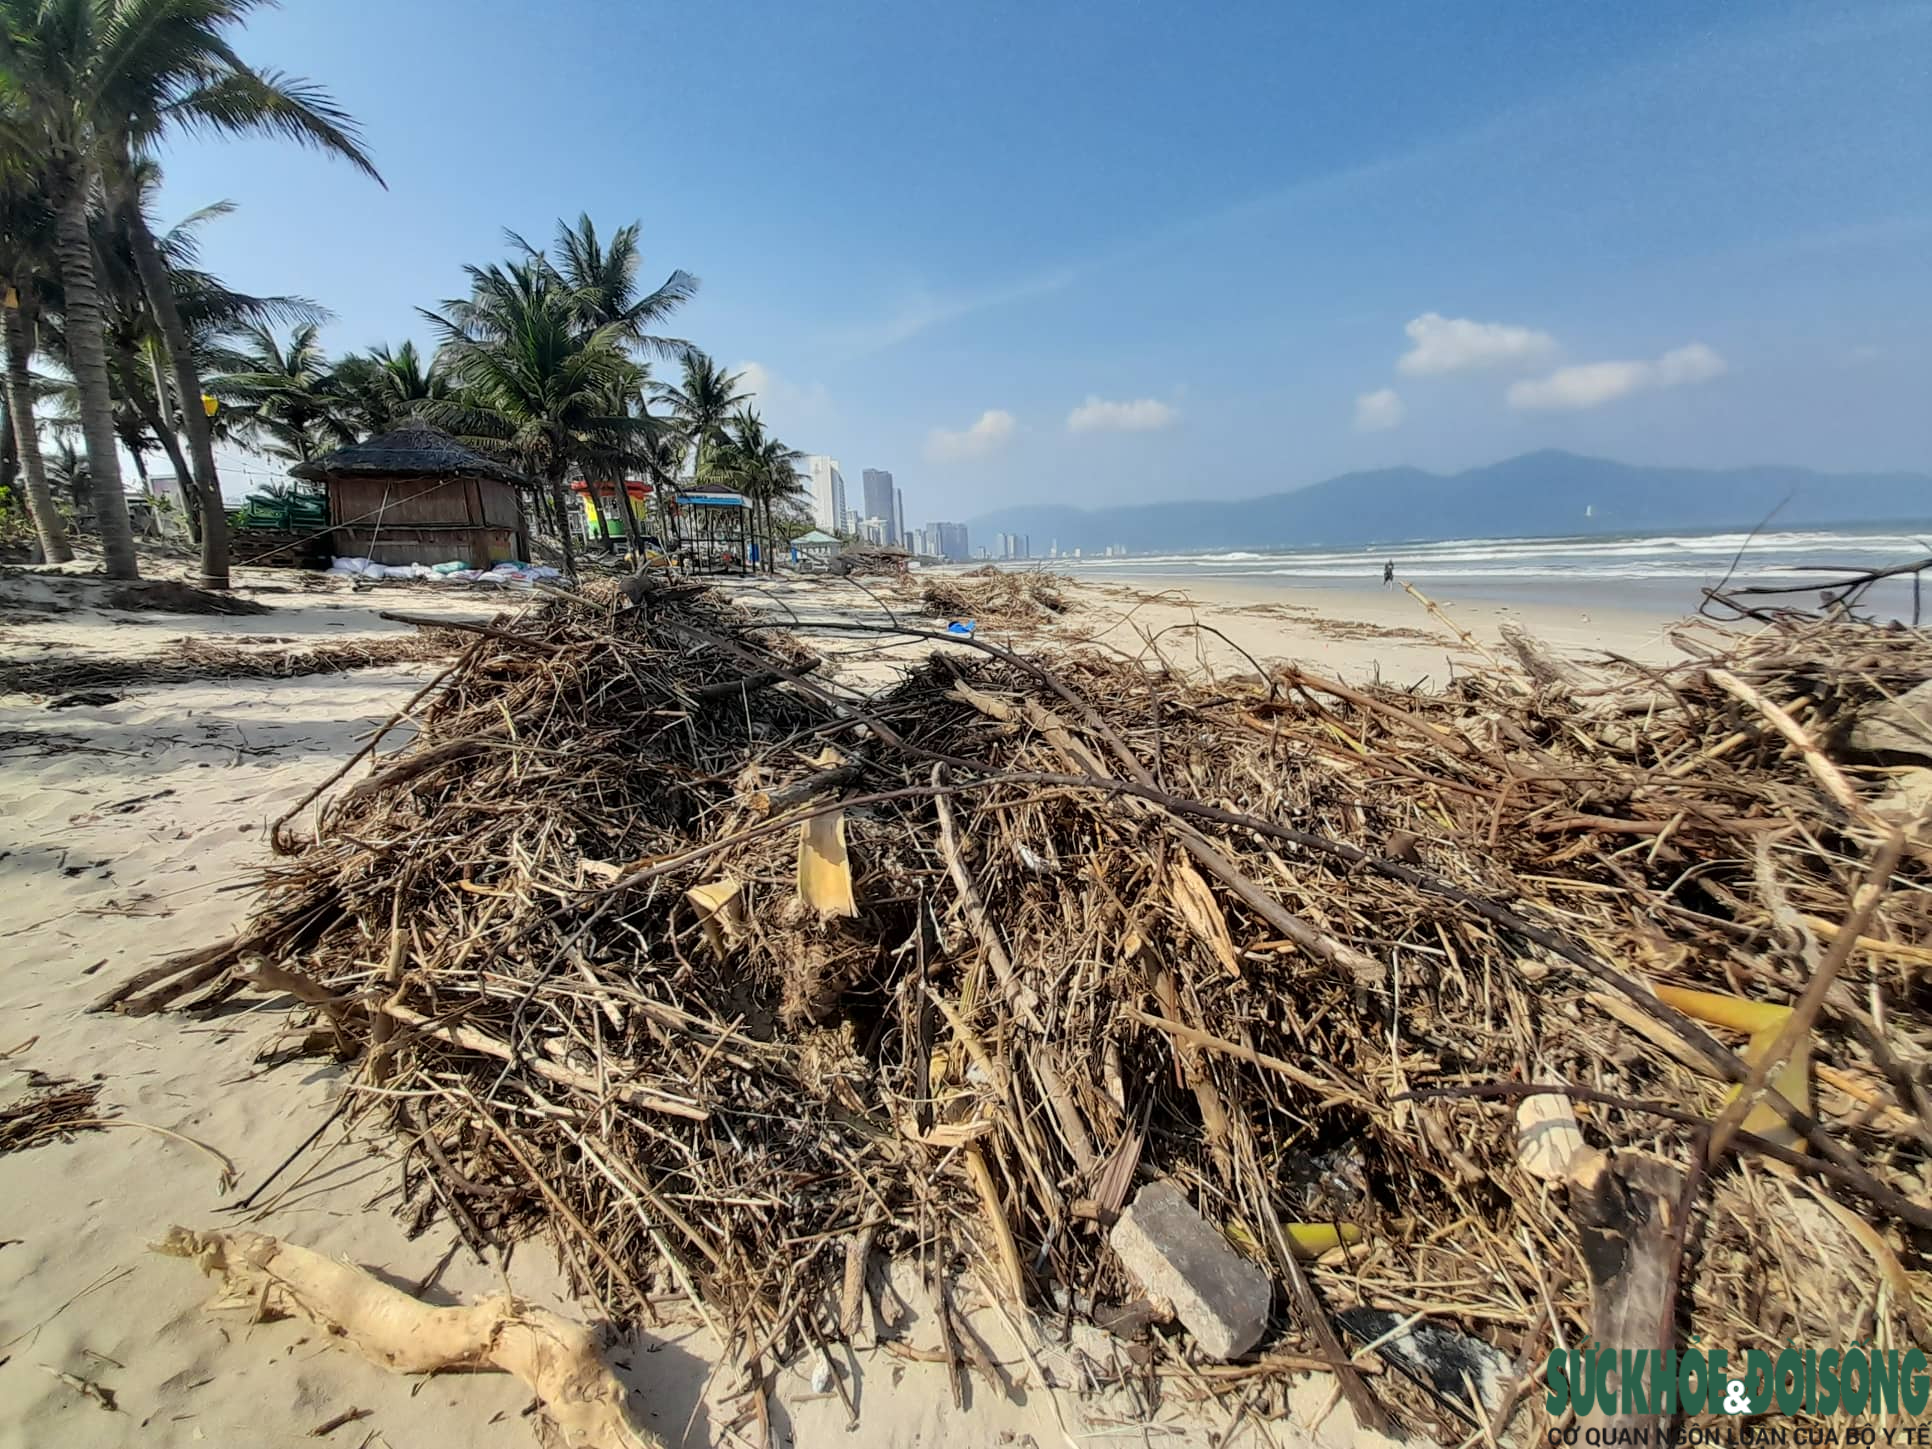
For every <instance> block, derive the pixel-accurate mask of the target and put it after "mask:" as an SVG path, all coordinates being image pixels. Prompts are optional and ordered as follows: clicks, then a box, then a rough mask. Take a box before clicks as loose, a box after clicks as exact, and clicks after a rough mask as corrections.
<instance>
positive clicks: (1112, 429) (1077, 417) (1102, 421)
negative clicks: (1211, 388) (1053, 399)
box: [1067, 393, 1181, 433]
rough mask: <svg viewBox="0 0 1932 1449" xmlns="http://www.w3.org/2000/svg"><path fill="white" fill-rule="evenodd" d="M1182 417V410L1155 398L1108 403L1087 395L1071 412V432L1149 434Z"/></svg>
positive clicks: (1069, 430) (1069, 422)
mask: <svg viewBox="0 0 1932 1449" xmlns="http://www.w3.org/2000/svg"><path fill="white" fill-rule="evenodd" d="M1180 420H1181V415H1180V413H1179V412H1178V411H1177V410H1176V409H1174V408H1171V407H1169V406H1168V405H1167V404H1166V403H1164V402H1157V401H1156V400H1155V399H1153V398H1151V397H1144V398H1137V399H1136V400H1135V401H1133V402H1108V401H1107V400H1106V399H1105V398H1100V397H1095V396H1094V395H1093V394H1092V393H1088V394H1087V400H1086V401H1085V402H1083V403H1081V404H1080V406H1079V407H1077V408H1075V409H1074V410H1073V411H1072V412H1070V413H1068V414H1067V431H1068V432H1070V433H1103V432H1105V433H1148V432H1152V431H1153V430H1154V429H1156V428H1171V427H1173V426H1174V424H1176V423H1178V422H1179V421H1180Z"/></svg>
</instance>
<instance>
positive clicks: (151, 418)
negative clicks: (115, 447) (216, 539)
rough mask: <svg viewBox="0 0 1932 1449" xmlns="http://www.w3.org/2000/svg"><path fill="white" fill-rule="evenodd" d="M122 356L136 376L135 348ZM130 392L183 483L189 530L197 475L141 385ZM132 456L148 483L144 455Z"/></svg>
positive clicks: (130, 374)
mask: <svg viewBox="0 0 1932 1449" xmlns="http://www.w3.org/2000/svg"><path fill="white" fill-rule="evenodd" d="M119 357H120V359H121V371H122V372H123V373H125V374H126V375H127V376H128V377H133V376H134V375H135V372H136V369H138V368H139V367H140V362H139V361H138V360H137V359H136V358H135V356H134V353H133V351H132V350H131V349H126V348H124V349H122V350H121V351H120V353H119ZM129 392H130V394H131V396H130V397H129V399H128V400H129V401H130V402H132V403H133V404H134V410H135V412H137V413H139V414H140V415H141V422H142V425H143V426H145V427H146V428H147V430H148V431H149V432H151V433H153V434H154V436H155V437H157V438H159V439H160V440H161V450H162V451H163V452H164V453H166V454H167V455H168V463H169V465H170V466H171V467H173V469H174V476H175V481H176V482H178V483H180V484H181V495H182V497H183V499H184V500H186V501H187V503H188V504H189V505H190V509H189V513H190V517H189V525H188V526H189V528H190V529H194V520H193V508H192V505H193V502H194V500H195V497H196V496H197V492H196V489H195V486H194V477H193V475H192V474H190V473H189V471H188V460H187V459H186V458H184V457H183V456H182V454H181V439H179V438H177V437H176V436H175V435H174V429H173V428H171V427H169V426H168V423H167V419H165V418H164V417H162V416H161V413H160V411H159V410H158V409H156V408H154V407H151V406H150V405H149V404H148V400H147V399H146V398H145V397H142V396H141V395H140V389H139V388H130V389H129ZM132 456H133V458H134V466H135V467H136V468H138V469H140V472H141V478H142V481H143V482H146V481H147V476H148V475H147V468H146V466H145V465H144V464H143V463H142V461H141V455H140V454H139V453H133V454H132ZM149 491H150V492H152V491H153V490H152V489H151V488H150V490H149ZM222 521H223V522H226V521H227V520H226V518H224V519H223V520H222ZM195 532H197V533H199V530H195Z"/></svg>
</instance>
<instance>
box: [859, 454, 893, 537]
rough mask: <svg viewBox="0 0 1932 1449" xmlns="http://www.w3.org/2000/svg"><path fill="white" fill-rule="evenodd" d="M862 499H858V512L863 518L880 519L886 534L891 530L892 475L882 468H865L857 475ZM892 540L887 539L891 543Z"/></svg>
mask: <svg viewBox="0 0 1932 1449" xmlns="http://www.w3.org/2000/svg"><path fill="white" fill-rule="evenodd" d="M859 478H860V483H861V485H862V486H861V490H860V491H861V493H862V495H863V496H862V497H861V498H860V499H859V512H860V515H861V516H862V517H865V518H882V519H884V520H885V525H886V530H887V532H888V533H892V532H894V529H893V509H892V475H891V474H890V473H888V472H886V470H885V469H883V468H867V469H866V470H865V471H864V472H863V473H862V474H860V475H859ZM894 541H895V540H894V539H893V538H887V539H886V542H887V543H892V542H894Z"/></svg>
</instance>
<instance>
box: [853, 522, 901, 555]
mask: <svg viewBox="0 0 1932 1449" xmlns="http://www.w3.org/2000/svg"><path fill="white" fill-rule="evenodd" d="M890 527H891V526H890V525H889V524H888V523H887V522H886V520H885V519H883V518H878V517H871V518H861V519H860V520H859V526H858V527H857V528H856V529H854V530H853V532H854V533H856V534H858V536H859V537H860V538H862V539H864V540H865V541H866V542H867V543H872V544H877V545H878V546H879V547H880V548H886V547H888V546H890V545H891V543H892V540H891V538H890V537H888V536H887V535H888V533H889V532H890Z"/></svg>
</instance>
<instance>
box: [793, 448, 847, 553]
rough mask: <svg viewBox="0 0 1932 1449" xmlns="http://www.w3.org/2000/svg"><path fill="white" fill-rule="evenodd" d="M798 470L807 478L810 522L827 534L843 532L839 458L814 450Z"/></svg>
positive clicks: (841, 477)
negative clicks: (808, 480) (810, 496)
mask: <svg viewBox="0 0 1932 1449" xmlns="http://www.w3.org/2000/svg"><path fill="white" fill-rule="evenodd" d="M804 461H805V466H804V468H803V469H802V470H801V471H802V472H804V474H805V475H806V476H807V477H808V478H810V479H811V491H812V522H813V524H814V525H816V526H817V527H819V528H822V529H824V530H825V531H826V532H827V533H841V532H844V531H845V477H844V475H843V474H841V473H840V472H839V460H838V459H837V458H828V457H826V456H825V455H824V454H823V453H814V454H813V455H812V456H811V457H809V458H807V459H805V460H804Z"/></svg>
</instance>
